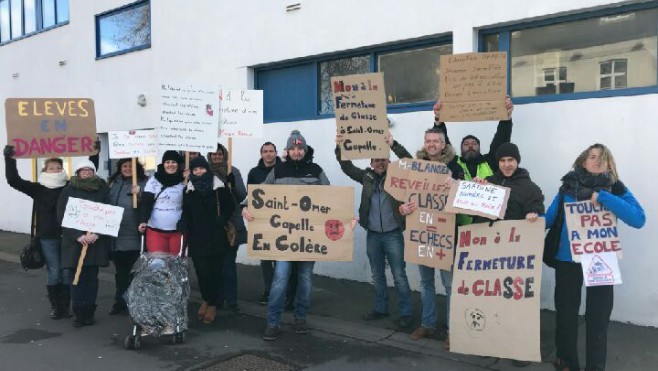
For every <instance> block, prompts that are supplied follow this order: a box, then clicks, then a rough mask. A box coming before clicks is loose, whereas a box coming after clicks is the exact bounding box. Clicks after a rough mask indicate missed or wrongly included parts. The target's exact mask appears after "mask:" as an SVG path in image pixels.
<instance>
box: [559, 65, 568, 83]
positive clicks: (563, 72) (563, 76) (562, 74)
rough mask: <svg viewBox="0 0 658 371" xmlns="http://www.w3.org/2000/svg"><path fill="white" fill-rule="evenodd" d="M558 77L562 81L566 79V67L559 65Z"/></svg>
mask: <svg viewBox="0 0 658 371" xmlns="http://www.w3.org/2000/svg"><path fill="white" fill-rule="evenodd" d="M559 79H560V80H562V81H565V80H566V79H567V68H566V67H560V76H559Z"/></svg>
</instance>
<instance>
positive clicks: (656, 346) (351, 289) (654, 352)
mask: <svg viewBox="0 0 658 371" xmlns="http://www.w3.org/2000/svg"><path fill="white" fill-rule="evenodd" d="M28 240H29V236H28V235H25V234H18V233H11V232H4V231H0V259H3V260H7V261H13V262H17V261H18V253H19V252H20V249H21V248H22V246H24V245H25V244H26V243H27V241H28ZM408 269H416V267H415V265H411V266H410V267H409V268H408ZM101 272H102V273H101V280H102V281H104V282H109V283H113V271H112V269H111V268H107V269H103V270H102V271H101ZM190 277H191V278H192V283H193V288H196V282H195V281H196V277H195V275H194V273H191V275H190ZM238 282H239V283H238V297H239V299H240V300H239V308H240V311H241V312H242V313H243V314H245V315H248V316H253V317H257V318H265V317H266V307H265V306H261V305H258V303H257V301H258V299H259V298H260V295H261V294H262V291H263V283H262V276H261V272H260V267H259V266H248V265H241V264H239V265H238ZM390 297H391V303H390V305H389V308H390V310H391V317H389V318H386V319H382V320H378V321H364V320H362V319H361V317H362V315H363V314H364V313H367V312H369V311H370V310H371V309H372V303H373V299H374V291H373V288H372V285H370V284H367V283H360V282H354V281H347V280H337V279H331V278H327V277H320V276H315V277H314V282H313V296H312V300H313V303H312V305H311V310H310V313H309V318H308V322H309V327H310V328H311V329H312V330H315V331H322V332H326V333H330V334H335V335H340V336H345V337H349V338H353V339H358V340H361V341H365V342H370V343H374V344H379V345H386V346H390V347H393V348H397V349H400V350H404V351H409V352H415V353H419V355H420V354H422V355H425V356H431V357H438V358H442V359H447V360H453V361H455V362H456V363H457V364H459V363H462V364H465V365H464V366H466V365H472V366H476V367H481V368H485V369H493V370H512V369H516V368H515V367H513V366H512V364H511V362H510V361H509V360H503V359H498V358H491V357H477V356H467V355H462V354H456V353H450V352H448V351H445V350H443V347H442V343H441V341H440V340H442V339H440V337H441V336H442V335H437V337H436V338H432V339H422V340H419V341H413V340H411V339H410V338H409V333H410V332H411V331H413V329H414V328H415V327H416V325H418V324H419V321H420V309H421V305H420V294H419V293H417V292H415V293H413V305H414V319H415V324H414V326H412V327H410V328H407V329H401V328H398V327H397V325H396V322H397V321H396V320H397V318H398V315H397V313H396V308H397V305H396V302H395V298H396V293H395V290H394V289H390ZM193 298H194V299H195V300H196V301H198V300H199V294H198V291H196V290H195V292H193ZM437 300H438V310H439V326H444V325H445V298H444V297H443V296H438V297H437ZM107 310H109V308H99V313H104V312H106V311H107ZM220 318H221V317H220ZM283 320H284V322H285V323H287V324H291V323H292V314H291V313H285V314H284V316H283ZM553 324H554V313H553V312H549V311H542V313H541V344H542V349H541V352H542V359H543V362H542V363H540V364H532V365H530V366H529V367H526V368H525V369H526V370H552V369H553V367H552V365H551V362H552V361H553V359H554V358H555V348H554V345H553V336H554V331H553V330H554V325H553ZM584 327H585V326H584V320H583V319H581V329H580V330H581V331H580V332H581V335H580V339H581V341H580V343H581V350H580V354H581V359H583V362H582V363H583V364H584V354H585V351H584ZM291 332H292V331H291V329H290V328H284V330H283V335H282V336H284V337H286V336H292V335H291V334H290V333H291ZM657 362H658V329H656V328H650V327H639V326H633V325H628V324H622V323H618V322H613V323H611V324H610V329H609V332H608V369H609V370H654V369H655V368H656V366H655V364H656V363H657Z"/></svg>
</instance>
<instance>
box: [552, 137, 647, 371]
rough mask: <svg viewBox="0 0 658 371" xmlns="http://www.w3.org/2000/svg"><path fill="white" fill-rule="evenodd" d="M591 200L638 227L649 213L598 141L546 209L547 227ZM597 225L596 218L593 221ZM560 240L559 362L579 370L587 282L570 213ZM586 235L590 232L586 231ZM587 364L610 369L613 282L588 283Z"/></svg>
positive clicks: (557, 268)
mask: <svg viewBox="0 0 658 371" xmlns="http://www.w3.org/2000/svg"><path fill="white" fill-rule="evenodd" d="M583 200H591V202H592V205H594V207H597V208H598V207H603V208H605V209H607V210H609V211H610V212H612V213H613V214H614V215H615V216H616V217H617V218H619V219H621V220H622V221H624V223H626V224H628V225H630V226H631V227H633V228H642V226H644V223H645V222H646V216H645V215H644V210H643V209H642V206H640V203H639V202H638V201H637V199H635V197H634V196H633V194H632V193H631V191H630V190H629V189H628V187H626V186H625V185H624V183H622V182H621V180H619V175H618V173H617V167H616V165H615V160H614V158H613V156H612V152H610V150H609V149H608V148H607V147H606V146H604V145H603V144H598V143H597V144H594V145H591V146H589V147H588V148H587V149H585V150H584V151H583V152H582V153H581V154H580V155H579V156H578V158H576V161H575V162H574V164H573V167H572V170H571V171H570V172H569V173H567V174H566V175H565V176H564V177H563V178H562V186H561V187H560V191H559V193H558V195H556V196H555V198H554V199H553V202H552V203H551V206H550V207H549V208H548V211H547V213H546V227H547V228H550V227H552V226H553V224H554V223H555V221H556V219H557V216H558V210H559V209H560V208H564V204H565V203H569V202H574V201H583ZM590 223H592V226H595V225H596V224H594V221H591V222H590ZM561 227H562V230H561V234H560V244H559V248H558V251H557V254H556V255H555V259H556V260H557V261H556V262H555V310H556V314H557V315H556V318H555V345H556V357H557V358H556V360H555V367H556V368H557V369H559V370H579V369H580V362H579V359H578V310H579V308H580V299H581V291H582V286H583V269H582V267H581V264H580V263H576V262H575V261H574V259H573V257H572V255H571V246H570V245H571V244H570V236H569V234H568V231H567V226H566V219H565V220H564V221H563V222H562V226H561ZM583 238H585V237H583ZM586 294H587V295H586V300H587V303H586V309H585V321H586V369H587V370H605V363H606V354H607V336H608V323H609V322H610V314H611V313H612V304H613V286H612V285H604V286H591V287H587V289H586Z"/></svg>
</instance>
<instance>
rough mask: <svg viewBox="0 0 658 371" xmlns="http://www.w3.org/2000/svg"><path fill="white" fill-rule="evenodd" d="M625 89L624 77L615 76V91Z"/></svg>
mask: <svg viewBox="0 0 658 371" xmlns="http://www.w3.org/2000/svg"><path fill="white" fill-rule="evenodd" d="M625 87H626V75H623V76H615V89H619V88H625Z"/></svg>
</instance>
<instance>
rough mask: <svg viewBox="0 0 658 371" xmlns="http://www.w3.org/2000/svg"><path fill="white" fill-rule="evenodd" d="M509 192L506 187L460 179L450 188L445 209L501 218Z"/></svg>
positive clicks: (503, 214)
mask: <svg viewBox="0 0 658 371" xmlns="http://www.w3.org/2000/svg"><path fill="white" fill-rule="evenodd" d="M509 192H510V189H509V188H507V187H501V186H497V185H493V184H479V183H476V182H469V181H463V180H460V181H458V182H457V184H456V185H453V187H452V188H451V189H450V195H449V196H448V205H447V206H446V209H445V211H447V212H454V213H462V214H469V215H480V216H484V217H486V218H489V219H496V218H500V219H503V218H504V216H505V210H507V201H508V199H509Z"/></svg>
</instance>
